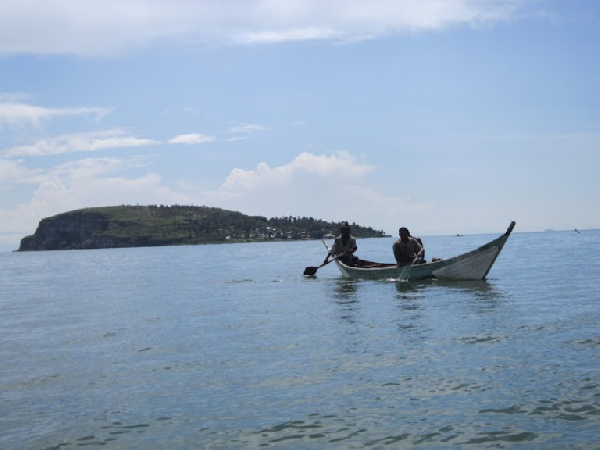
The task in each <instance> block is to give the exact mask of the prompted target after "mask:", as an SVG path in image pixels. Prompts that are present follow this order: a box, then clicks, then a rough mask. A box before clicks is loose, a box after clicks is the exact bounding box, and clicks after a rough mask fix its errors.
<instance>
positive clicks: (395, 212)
mask: <svg viewBox="0 0 600 450" xmlns="http://www.w3.org/2000/svg"><path fill="white" fill-rule="evenodd" d="M373 170H374V167H372V166H368V165H365V164H361V163H359V162H357V161H356V159H355V158H353V157H352V156H351V155H350V154H348V153H346V152H340V153H337V154H334V155H314V154H312V153H301V154H300V155H298V156H297V157H296V158H295V159H294V160H293V161H291V162H290V163H289V164H285V165H282V166H278V167H270V166H269V165H268V164H266V163H264V162H262V163H260V164H258V165H257V167H256V169H254V170H244V169H239V168H236V169H233V170H232V171H231V172H230V174H229V176H228V177H227V178H226V179H225V181H224V182H223V183H222V185H221V186H220V187H219V189H217V190H215V191H210V192H202V193H199V194H197V195H195V196H193V195H192V196H193V197H194V198H195V203H197V204H209V205H217V206H220V207H223V208H225V209H232V210H238V211H241V212H243V213H246V214H257V215H263V216H267V217H274V216H277V217H278V216H289V215H292V216H309V217H315V218H320V219H326V220H351V221H356V222H357V223H360V224H362V225H369V226H374V227H381V228H383V229H386V230H390V229H391V230H393V229H395V228H397V227H398V223H399V222H400V219H401V218H403V217H406V216H414V217H416V216H418V215H420V214H421V213H422V212H423V211H426V210H429V209H431V207H432V205H430V204H418V203H415V202H413V201H411V200H410V198H407V197H392V196H388V195H385V194H382V193H379V192H376V191H374V190H373V189H370V188H368V187H365V185H366V184H368V182H367V180H365V177H366V175H368V174H369V173H370V172H372V171H373ZM375 218H377V222H378V223H374V221H375Z"/></svg>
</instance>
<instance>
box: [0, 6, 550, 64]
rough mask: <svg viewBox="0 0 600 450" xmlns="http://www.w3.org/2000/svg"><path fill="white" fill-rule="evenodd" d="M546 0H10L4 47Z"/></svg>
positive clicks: (128, 40)
mask: <svg viewBox="0 0 600 450" xmlns="http://www.w3.org/2000/svg"><path fill="white" fill-rule="evenodd" d="M539 1H540V0H372V1H369V2H367V1H364V0H285V1H274V0H224V1H219V2H215V1H209V0H171V1H169V2H165V1H157V0H79V1H72V0H53V1H51V2H49V1H47V0H28V1H22V0H5V1H3V2H1V3H0V53H5V54H19V53H34V54H45V53H52V54H59V53H66V54H79V55H90V54H111V53H118V52H122V51H126V50H128V49H131V48H136V47H144V46H147V45H150V44H153V43H157V42H170V41H176V42H182V41H184V42H188V43H190V44H198V43H200V44H214V43H217V44H240V43H243V44H254V43H275V42H286V41H306V40H335V41H355V40H362V39H371V38H375V37H381V36H386V35H390V34H395V33H406V32H418V31H429V30H442V29H445V28H447V27H451V26H485V25H489V24H494V23H496V22H499V21H506V20H510V19H512V18H514V17H515V15H516V14H517V13H518V12H519V11H521V10H523V9H524V8H525V7H526V6H528V5H530V4H533V3H539Z"/></svg>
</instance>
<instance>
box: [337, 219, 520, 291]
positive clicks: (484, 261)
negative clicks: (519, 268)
mask: <svg viewBox="0 0 600 450" xmlns="http://www.w3.org/2000/svg"><path fill="white" fill-rule="evenodd" d="M515 224H516V222H514V221H513V222H511V223H510V226H509V227H508V229H507V230H506V233H504V234H503V235H501V236H499V237H498V238H496V239H494V240H492V241H490V242H488V243H487V244H485V245H482V246H481V247H479V248H477V249H475V250H473V251H470V252H468V253H463V254H462V255H459V256H455V257H453V258H449V259H443V260H439V261H435V262H427V263H423V264H412V265H405V266H398V265H397V264H382V263H376V262H372V261H364V260H361V261H360V262H359V264H358V265H357V266H347V265H346V264H344V263H342V262H341V261H339V260H335V263H336V264H337V266H338V267H339V269H340V271H341V272H342V276H343V277H345V278H363V279H396V280H403V281H404V280H405V281H412V280H424V279H428V278H439V279H446V280H484V279H485V277H486V276H487V275H488V273H489V271H490V269H491V268H492V266H493V265H494V262H495V261H496V258H497V257H498V255H499V254H500V252H501V251H502V248H503V247H504V244H505V243H506V241H507V240H508V237H509V236H510V233H511V232H512V230H513V228H514V227H515Z"/></svg>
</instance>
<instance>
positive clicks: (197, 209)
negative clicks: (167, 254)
mask: <svg viewBox="0 0 600 450" xmlns="http://www.w3.org/2000/svg"><path fill="white" fill-rule="evenodd" d="M340 223H341V222H326V221H323V220H318V219H314V218H312V217H292V216H290V217H274V218H271V219H267V218H266V217H262V216H247V215H245V214H242V213H240V212H237V211H228V210H224V209H220V208H212V207H207V206H180V205H173V206H163V205H160V206H156V205H153V206H139V205H136V206H131V205H121V206H107V207H98V208H84V209H78V210H75V211H69V212H65V213H62V214H58V215H56V216H52V217H47V218H45V219H42V220H41V221H40V223H39V225H38V228H37V230H36V231H35V233H34V234H32V235H30V236H26V237H24V238H23V239H22V240H21V245H20V247H19V251H28V250H72V249H94V248H117V247H147V246H164V245H196V244H214V243H226V242H256V241H261V242H262V241H277V240H279V241H284V240H302V239H321V238H332V237H334V236H335V235H337V234H339V228H340ZM351 227H352V234H353V235H354V236H355V237H357V238H368V237H384V236H386V235H385V233H384V232H383V231H376V230H374V229H372V228H370V227H362V226H359V225H357V224H355V223H352V224H351Z"/></svg>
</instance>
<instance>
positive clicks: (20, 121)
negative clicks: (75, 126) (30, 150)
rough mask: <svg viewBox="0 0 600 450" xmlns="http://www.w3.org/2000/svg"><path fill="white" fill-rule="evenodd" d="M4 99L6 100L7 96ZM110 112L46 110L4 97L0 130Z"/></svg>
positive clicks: (0, 100) (0, 99)
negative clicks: (44, 121) (65, 117)
mask: <svg viewBox="0 0 600 450" xmlns="http://www.w3.org/2000/svg"><path fill="white" fill-rule="evenodd" d="M4 97H5V98H6V95H5V96H4ZM109 112H110V110H109V109H107V108H88V107H76V108H44V107H42V106H34V105H31V104H28V103H23V102H16V101H10V99H6V100H4V101H3V100H2V97H0V128H1V127H2V126H8V127H11V128H12V127H16V126H23V125H27V126H36V127H39V126H40V124H41V122H42V121H43V120H46V119H51V118H54V117H63V116H83V115H90V114H91V115H96V116H98V117H102V116H104V115H105V114H108V113H109Z"/></svg>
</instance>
